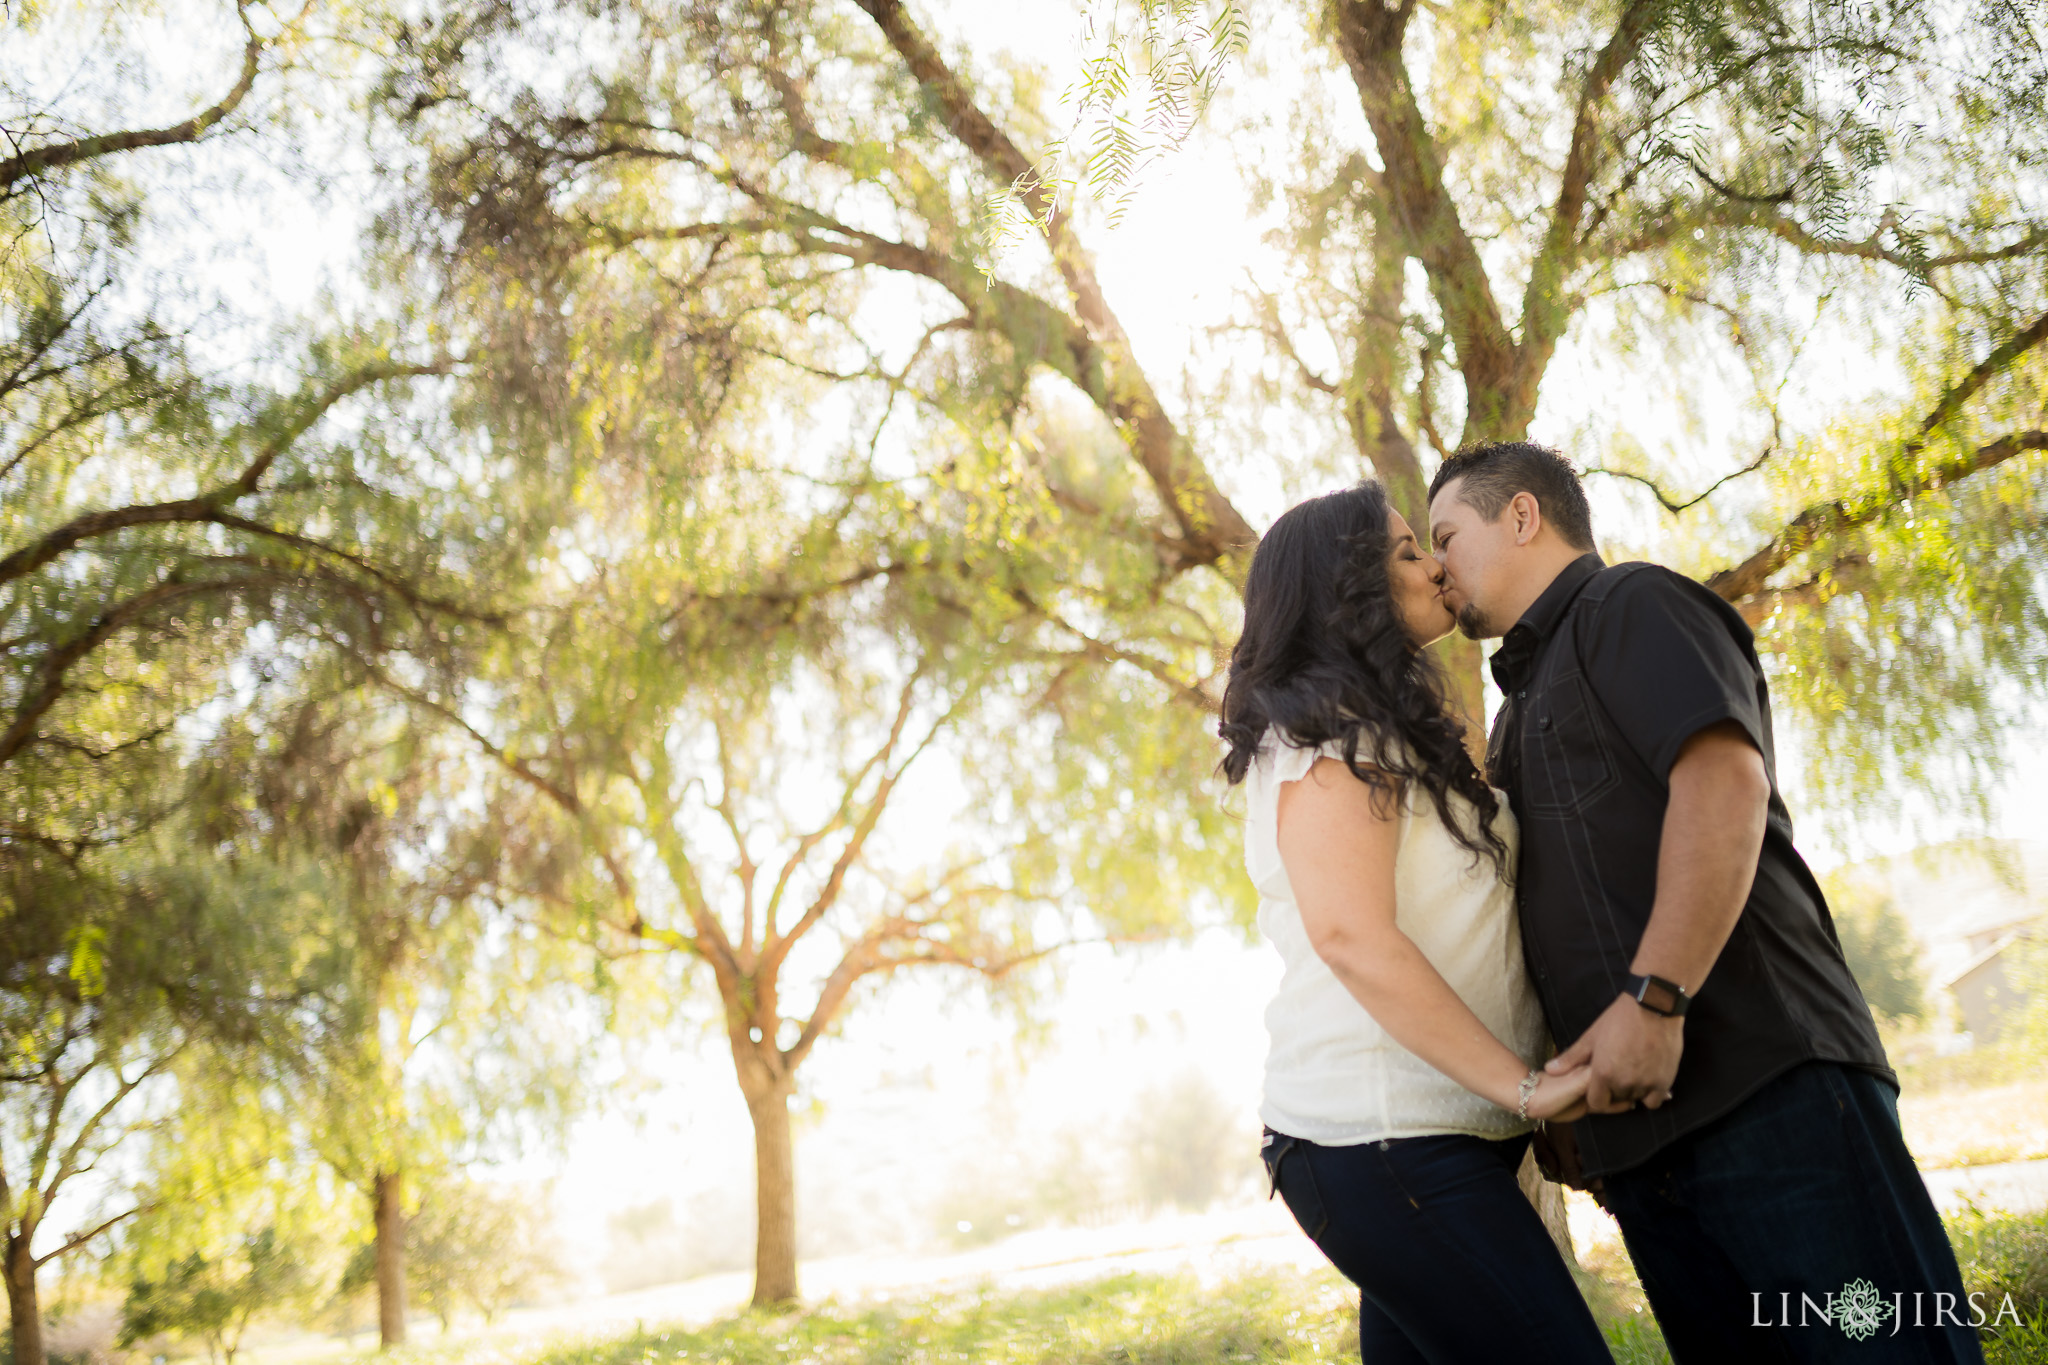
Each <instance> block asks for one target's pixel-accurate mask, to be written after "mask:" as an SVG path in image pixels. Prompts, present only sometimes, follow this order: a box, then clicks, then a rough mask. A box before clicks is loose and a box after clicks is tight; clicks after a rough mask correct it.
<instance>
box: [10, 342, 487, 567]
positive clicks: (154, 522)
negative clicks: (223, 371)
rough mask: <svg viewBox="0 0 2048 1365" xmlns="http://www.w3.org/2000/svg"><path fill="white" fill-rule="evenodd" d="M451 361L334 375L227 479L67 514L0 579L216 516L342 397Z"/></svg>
mask: <svg viewBox="0 0 2048 1365" xmlns="http://www.w3.org/2000/svg"><path fill="white" fill-rule="evenodd" d="M452 365H453V362H451V361H437V362H434V363H432V364H427V365H400V364H379V365H372V366H368V367H366V368H364V369H361V370H358V371H356V372H355V373H354V374H351V375H349V376H347V377H345V378H343V379H338V380H336V381H334V382H333V383H331V384H329V385H328V386H327V387H326V388H324V389H322V390H321V391H320V392H318V393H317V394H315V395H314V396H313V397H312V398H311V399H310V400H309V401H307V402H305V403H304V404H303V406H301V408H300V409H299V411H298V412H296V413H295V414H293V416H292V418H291V420H290V421H288V422H286V423H285V425H284V426H283V428H282V429H280V430H279V431H278V432H277V433H276V434H274V435H273V436H272V437H271V438H270V439H269V440H267V441H265V442H264V443H263V444H262V445H261V446H259V447H258V448H257V451H256V454H255V456H254V458H252V459H251V460H250V461H249V463H248V464H247V465H246V466H244V467H243V469H242V472H241V473H240V474H239V475H237V476H236V477H235V478H233V479H231V480H229V481H228V482H227V483H224V484H221V485H219V486H218V487H216V488H213V489H210V490H208V491H207V492H204V493H201V494H199V495H198V496H197V497H191V498H178V499H175V500H173V501H171V502H157V503H141V504H136V505H134V506H130V507H111V508H106V509H103V510H101V511H98V512H86V513H83V514H81V515H79V516H76V517H73V518H72V519H71V520H70V521H67V522H65V523H64V524H63V525H62V526H59V527H57V528H56V529H55V530H52V531H48V532H46V533H44V534H43V535H42V536H40V537H38V538H37V539H36V540H35V541H34V542H33V543H31V544H28V545H24V546H22V547H21V548H20V549H18V550H16V551H14V552H13V553H12V554H9V555H7V556H5V557H4V558H0V583H10V582H13V581H14V580H15V579H17V578H21V577H23V576H24V575H27V574H31V573H34V572H35V571H36V570H37V569H40V568H42V567H43V566H44V565H45V564H48V563H49V562H50V561H52V560H54V559H57V558H58V557H60V556H62V555H64V554H65V553H67V552H69V551H70V550H72V549H73V548H75V547H76V546H78V545H79V544H81V543H82V542H84V541H87V540H91V539H94V538H96V537H99V536H106V535H112V534H113V533H114V532H116V531H120V530H125V529H126V528H128V527H131V526H162V525H167V524H172V523H178V522H203V521H214V520H218V518H219V516H220V514H221V512H222V511H223V509H225V508H227V507H229V506H232V505H233V504H234V503H236V502H239V501H240V500H241V499H243V498H246V497H248V496H249V495H250V494H252V493H254V492H255V491H256V490H257V488H258V487H259V486H260V485H261V483H262V482H263V476H264V475H265V474H267V473H268V472H269V471H270V467H271V466H272V465H273V464H275V463H276V462H277V460H278V457H279V456H281V455H283V454H284V452H285V451H287V450H289V449H290V448H291V447H292V446H293V445H294V444H295V443H296V442H297V441H298V439H299V438H300V437H301V436H303V435H305V434H306V432H308V431H309V430H311V429H312V427H313V425H314V424H315V423H317V422H318V421H319V420H320V419H321V418H322V417H324V416H325V415H326V414H327V412H328V410H329V409H330V408H332V407H333V406H334V405H335V404H337V403H339V402H341V401H342V400H343V399H344V398H347V397H349V396H350V395H352V394H355V393H358V392H360V391H362V390H363V389H366V388H368V387H369V386H371V385H372V384H377V383H381V382H382V381H384V380H386V379H398V378H412V377H418V376H423V375H436V374H446V373H447V372H448V371H449V370H450V369H451V368H452Z"/></svg>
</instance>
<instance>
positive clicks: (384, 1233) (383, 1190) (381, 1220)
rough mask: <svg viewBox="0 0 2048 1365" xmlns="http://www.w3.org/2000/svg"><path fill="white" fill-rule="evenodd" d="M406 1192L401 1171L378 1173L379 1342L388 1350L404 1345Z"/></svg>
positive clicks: (376, 1199) (375, 1190)
mask: <svg viewBox="0 0 2048 1365" xmlns="http://www.w3.org/2000/svg"><path fill="white" fill-rule="evenodd" d="M404 1194H405V1177H404V1175H403V1174H402V1173H401V1172H398V1171H379V1172H377V1176H376V1180H375V1188H374V1190H373V1192H372V1197H373V1198H374V1200H375V1201H376V1206H377V1210H376V1220H377V1223H376V1226H377V1342H378V1345H379V1346H381V1347H382V1348H383V1349H385V1350H387V1351H388V1350H390V1349H391V1348H392V1347H394V1346H403V1345H404V1344H405V1205H404Z"/></svg>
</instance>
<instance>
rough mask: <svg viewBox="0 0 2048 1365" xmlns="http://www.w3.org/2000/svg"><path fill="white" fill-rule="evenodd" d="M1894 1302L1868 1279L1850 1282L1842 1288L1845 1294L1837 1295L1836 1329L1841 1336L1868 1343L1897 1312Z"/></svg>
mask: <svg viewBox="0 0 2048 1365" xmlns="http://www.w3.org/2000/svg"><path fill="white" fill-rule="evenodd" d="M1896 1308H1897V1305H1895V1304H1893V1303H1891V1302H1890V1301H1889V1300H1887V1299H1886V1298H1885V1297H1884V1296H1883V1295H1881V1294H1879V1293H1878V1292H1877V1286H1876V1285H1874V1284H1872V1283H1871V1282H1870V1281H1868V1280H1851V1281H1849V1283H1847V1284H1845V1285H1843V1286H1842V1292H1841V1293H1839V1294H1837V1295H1835V1326H1837V1327H1839V1328H1841V1329H1842V1334H1843V1335H1844V1336H1846V1337H1849V1338H1851V1339H1853V1340H1856V1341H1868V1340H1869V1339H1870V1338H1871V1337H1873V1336H1875V1335H1877V1329H1878V1328H1880V1327H1882V1326H1884V1321H1885V1319H1886V1318H1888V1317H1890V1316H1891V1315H1892V1314H1893V1312H1894V1311H1896Z"/></svg>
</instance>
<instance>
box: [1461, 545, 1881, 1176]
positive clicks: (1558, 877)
mask: <svg viewBox="0 0 2048 1365" xmlns="http://www.w3.org/2000/svg"><path fill="white" fill-rule="evenodd" d="M1493 673H1494V679H1495V681H1496V682H1498V683H1499V684H1500V687H1501V690H1502V693H1503V697H1504V700H1503V702H1502V705H1501V709H1500V714H1499V716H1498V717H1497V718H1496V720H1495V722H1494V728H1493V734H1492V737H1491V742H1490V743H1489V745H1488V753H1487V765H1488V769H1489V772H1490V775H1491V778H1492V780H1493V782H1494V783H1495V785H1497V786H1500V787H1502V788H1503V789H1505V790H1506V791H1507V793H1508V797H1509V800H1510V801H1511V802H1512V803H1513V807H1514V810H1515V813H1516V815H1517V816H1518V817H1520V820H1521V823H1522V854H1521V861H1520V864H1519V866H1518V868H1517V870H1516V879H1515V893H1516V903H1517V906H1518V908H1519V910H1520V914H1521V921H1522V939H1523V946H1524V950H1525V951H1526V953H1527V955H1528V960H1529V968H1530V971H1531V972H1532V973H1533V974H1534V975H1535V978H1536V986H1537V993H1538V995H1539V996H1540V997H1541V998H1542V1001H1543V1008H1544V1013H1545V1014H1546V1015H1547V1016H1548V1019H1549V1023H1550V1028H1551V1033H1552V1034H1553V1036H1555V1037H1556V1039H1557V1040H1558V1044H1559V1045H1560V1046H1564V1045H1566V1044H1569V1043H1570V1042H1571V1041H1572V1040H1573V1039H1575V1038H1577V1037H1578V1036H1579V1035H1580V1034H1581V1033H1583V1032H1584V1031H1585V1030H1586V1029H1587V1027H1588V1026H1590V1025H1591V1024H1592V1023H1593V1021H1594V1020H1595V1019H1597V1018H1598V1017H1599V1016H1600V1014H1601V1012H1602V1011H1604V1010H1605V1009H1606V1008H1607V1007H1608V1006H1609V1005H1610V1004H1612V1003H1613V1002H1614V999H1615V997H1616V995H1617V994H1618V993H1619V992H1620V991H1621V989H1622V986H1623V983H1624V979H1625V978H1626V977H1627V975H1628V969H1629V963H1630V961H1631V959H1633V958H1634V956H1635V951H1636V946H1637V944H1638V942H1639V941H1640V940H1641V938H1642V935H1643V930H1644V928H1645V926H1647V925H1648V923H1649V919H1650V910H1651V907H1652V904H1653V902H1654V900H1655V897H1656V887H1657V851H1658V846H1659V841H1660V839H1661V837H1662V834H1663V827H1664V809H1665V806H1666V804H1667V802H1668V799H1669V787H1668V785H1667V783H1668V779H1669V777H1670V773H1671V768H1672V765H1673V764H1674V763H1675V762H1676V761H1677V758H1678V753H1679V750H1680V749H1681V748H1683V747H1684V745H1685V742H1686V740H1688V739H1690V738H1691V737H1692V736H1693V735H1695V734H1697V733H1698V732H1699V731H1700V730H1702V729H1704V728H1705V727H1706V726H1709V725H1712V724H1715V723H1717V722H1721V721H1733V722H1734V723H1735V724H1737V725H1739V726H1741V727H1742V729H1743V731H1744V733H1746V734H1747V735H1748V736H1749V738H1750V739H1751V740H1752V741H1753V742H1754V743H1755V744H1756V746H1757V749H1758V750H1759V751H1760V752H1761V753H1762V754H1763V758H1764V766H1765V769H1766V770H1767V771H1768V772H1769V774H1770V778H1771V797H1770V807H1769V812H1768V816H1767V820H1766V828H1765V834H1764V846H1763V851H1762V853H1761V855H1760V856H1759V858H1758V866H1757V878H1756V882H1755V885H1754V886H1753V887H1752V889H1751V891H1750V895H1749V900H1748V901H1747V903H1746V904H1745V905H1744V907H1743V911H1742V915H1741V918H1740V919H1739V920H1737V922H1736V926H1735V931H1734V932H1733V933H1732V934H1731V935H1730V936H1729V939H1728V944H1727V946H1726V947H1725V948H1723V949H1722V951H1721V956H1720V958H1719V959H1718V960H1717V961H1716V962H1715V964H1714V967H1713V970H1712V971H1711V972H1710V973H1709V975H1708V977H1707V979H1706V981H1705V982H1703V983H1700V984H1699V985H1698V987H1697V989H1696V990H1695V991H1694V1000H1693V1005H1692V1007H1691V1009H1690V1011H1689V1012H1688V1014H1687V1018H1686V1024H1685V1053H1684V1056H1683V1059H1682V1060H1681V1061H1680V1063H1679V1070H1678V1076H1677V1078H1676V1080H1675V1081H1674V1082H1673V1083H1672V1093H1673V1099H1672V1101H1671V1102H1670V1103H1669V1104H1666V1105H1664V1106H1663V1107H1662V1108H1659V1109H1641V1108H1639V1109H1635V1110H1631V1111H1629V1112H1628V1113H1625V1114H1614V1115H1605V1114H1602V1115H1594V1116H1591V1117H1589V1118H1587V1119H1584V1120H1581V1121H1580V1122H1579V1123H1578V1124H1577V1125H1576V1130H1577V1136H1578V1139H1579V1148H1580V1154H1581V1157H1582V1159H1583V1161H1584V1164H1585V1169H1586V1173H1587V1174H1588V1175H1600V1174H1604V1173H1607V1172H1610V1171H1618V1170H1625V1169H1627V1168H1628V1167H1630V1166H1633V1165H1636V1164H1637V1163H1639V1162H1641V1161H1643V1160H1644V1159H1646V1158H1647V1157H1649V1156H1650V1155H1651V1154H1652V1153H1654V1152H1655V1151H1656V1150H1657V1149H1658V1148H1660V1147H1662V1146H1664V1145H1665V1144H1666V1143H1669V1142H1670V1141H1672V1140H1673V1139H1675V1138H1677V1137H1679V1136H1681V1135H1683V1134H1684V1133H1687V1132H1690V1131H1691V1130H1692V1129H1694V1128H1696V1127H1698V1126H1700V1125H1701V1124H1704V1123H1707V1122H1709V1121H1711V1120H1713V1119H1715V1118H1718V1117H1720V1116H1721V1115H1722V1114H1724V1113H1727V1112H1728V1111H1729V1110H1730V1109H1732V1108H1734V1107H1735V1106H1736V1105H1737V1104H1738V1103H1740V1102H1741V1101H1742V1100H1743V1099H1745V1098H1746V1097H1747V1096H1748V1095H1750V1094H1751V1093H1752V1092H1753V1091H1755V1090H1756V1089H1757V1088H1758V1087H1759V1086H1761V1085H1763V1083H1764V1082H1766V1081H1768V1080H1770V1079H1771V1078H1772V1077H1774V1076H1776V1075H1778V1074H1779V1073H1781V1072H1783V1071H1785V1070H1786V1069H1787V1068H1789V1067H1791V1066H1794V1065H1796V1064H1798V1063H1799V1062H1802V1061H1807V1060H1811V1059H1826V1060H1832V1061H1838V1062H1844V1063H1848V1064H1850V1065H1855V1066H1861V1067H1866V1068H1868V1069H1870V1070H1872V1071H1875V1072H1878V1073H1879V1074H1881V1075H1882V1076H1884V1077H1885V1078H1886V1079H1887V1080H1890V1081H1891V1082H1892V1084H1893V1085H1894V1086H1896V1085H1897V1084H1898V1082H1897V1078H1896V1077H1894V1076H1893V1075H1892V1072H1891V1070H1890V1068H1889V1067H1888V1066H1887V1065H1886V1061H1885V1055H1884V1047H1883V1045H1882V1044H1881V1043H1880V1042H1879V1041H1878V1037H1877V1029H1876V1027H1875V1025H1874V1024H1873V1023H1872V1021H1871V1017H1870V1010H1869V1007H1868V1006H1867V1005H1866V1004H1865V1003H1864V1000H1863V995H1862V992H1861V991H1860V990H1859V989H1858V988H1857V986H1856V980H1855V978H1854V977H1853V976H1852V975H1851V974H1850V972H1849V968H1848V965H1847V964H1846V963H1845V962H1844V961H1843V960H1842V951H1841V945H1840V941H1839V940H1838V939H1837V938H1836V935H1835V929H1834V922H1833V920H1832V919H1831V918H1830V917H1829V915H1828V910H1827V903H1826V901H1825V899H1824V898H1823V897H1822V895H1821V892H1820V888H1819V886H1818V885H1817V884H1816V883H1815V882H1814V879H1813V874H1812V873H1811V872H1810V871H1809V870H1808V869H1807V866H1806V864H1805V862H1804V860H1802V859H1801V858H1800V856H1799V854H1798V851H1797V850H1796V849H1794V847H1793V845H1792V821H1791V817H1790V816H1789V814H1788V813H1787V812H1786V809H1785V803H1784V802H1783V800H1781V799H1780V797H1779V795H1778V778H1777V757H1776V753H1775V750H1774V748H1773V745H1772V739H1771V712H1770V693H1769V689H1768V687H1767V685H1766V683H1765V680H1764V675H1763V669H1762V667H1761V666H1760V664H1759V663H1758V661H1757V656H1756V650H1755V646H1754V643H1753V641H1752V638H1751V635H1750V631H1749V627H1748V626H1747V625H1746V624H1745V623H1744V622H1743V620H1742V618H1741V616H1740V615H1739V614H1738V613H1737V612H1736V611H1735V609H1734V608H1733V607H1731V606H1729V605H1728V604H1727V603H1726V602H1723V601H1722V600H1721V599H1720V598H1719V597H1716V596H1715V595H1714V594H1713V593H1711V592H1708V591H1707V590H1706V589H1705V588H1704V587H1702V586H1701V585H1700V584H1698V583H1695V582H1693V581H1692V580H1691V579H1688V578H1685V577H1683V576H1681V575H1679V574H1675V573H1672V572H1671V571H1670V570H1668V569H1664V568H1660V567H1658V566H1656V565H1653V564H1621V565H1616V566H1614V567H1613V568H1608V567H1606V566H1605V565H1604V564H1603V563H1602V562H1601V560H1600V558H1599V556H1598V555H1594V554H1588V555H1586V556H1584V557H1582V558H1581V559H1579V560H1578V561H1576V562H1575V563H1573V564H1572V565H1570V566H1569V567H1568V568H1566V570H1565V571H1564V572H1563V573H1562V574H1560V575H1559V576H1558V578H1557V580H1556V581H1555V582H1553V583H1552V584H1551V585H1550V587H1549V588H1547V589H1546V590H1545V591H1544V593H1543V594H1542V596H1540V597H1539V598H1538V599H1537V600H1536V602H1535V604H1534V605H1533V606H1531V607H1530V608H1529V610H1528V612H1527V613H1525V614H1524V615H1523V617H1522V619H1521V620H1520V621H1519V622H1517V623H1516V625H1515V626H1514V628H1513V629H1512V630H1510V631H1509V632H1508V634H1507V636H1506V638H1505V639H1504V640H1503V641H1502V642H1501V648H1500V649H1499V650H1498V651H1497V652H1496V653H1495V654H1494V657H1493Z"/></svg>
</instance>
